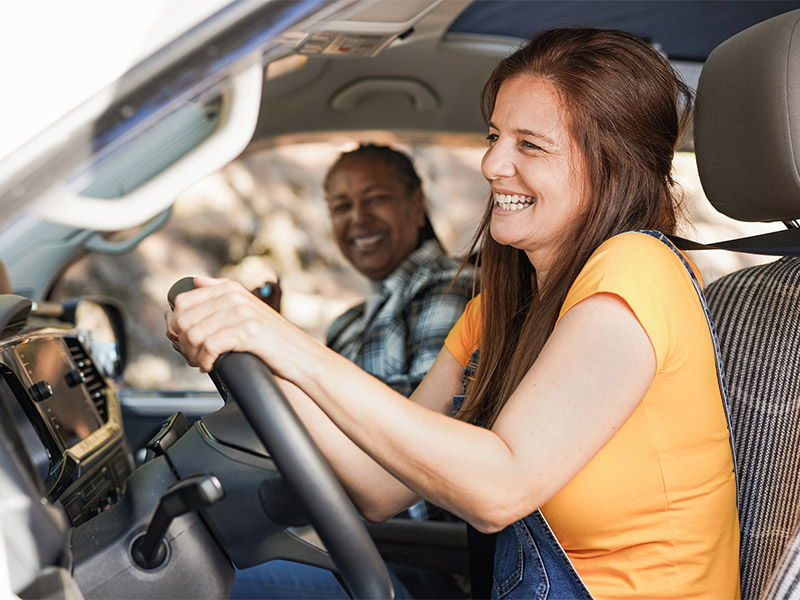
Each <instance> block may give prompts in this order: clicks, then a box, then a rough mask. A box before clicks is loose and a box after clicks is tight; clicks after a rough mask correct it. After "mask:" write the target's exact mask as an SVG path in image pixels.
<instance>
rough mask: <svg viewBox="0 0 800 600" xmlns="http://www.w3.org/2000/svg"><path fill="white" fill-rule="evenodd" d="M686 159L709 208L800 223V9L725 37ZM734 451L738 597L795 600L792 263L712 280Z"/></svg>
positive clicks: (799, 551)
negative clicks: (693, 161)
mask: <svg viewBox="0 0 800 600" xmlns="http://www.w3.org/2000/svg"><path fill="white" fill-rule="evenodd" d="M694 135H695V152H696V158H697V166H698V171H699V174H700V180H701V183H702V185H703V190H704V192H705V194H706V196H707V197H708V199H709V201H710V202H711V203H712V204H713V205H714V207H715V208H716V209H717V210H719V211H720V212H722V213H723V214H726V215H728V216H729V217H732V218H735V219H739V220H743V221H764V222H781V221H783V222H789V221H794V220H797V219H800V11H792V12H788V13H785V14H783V15H780V16H778V17H775V18H773V19H769V20H767V21H764V22H763V23H760V24H758V25H756V26H754V27H751V28H749V29H747V30H745V31H743V32H741V33H739V34H737V35H735V36H733V37H732V38H731V39H729V40H727V41H725V42H723V43H722V44H721V45H720V46H718V47H717V48H716V49H715V50H714V51H713V52H712V53H711V55H710V56H709V58H708V60H707V61H706V63H705V64H704V66H703V70H702V73H701V75H700V81H699V84H698V88H697V104H696V115H695V121H694ZM706 293H707V297H708V301H709V307H710V310H711V314H712V317H713V319H714V321H715V326H716V328H717V332H718V334H719V340H720V346H721V352H722V360H723V364H724V367H725V371H726V378H727V382H728V387H729V392H730V401H731V408H732V421H733V423H732V427H733V435H734V446H735V448H736V452H737V460H738V469H739V493H740V524H741V531H742V538H741V539H742V547H741V553H740V572H741V583H742V598H743V599H744V600H754V599H756V598H759V597H761V598H785V597H788V596H791V595H797V596H798V597H800V528H798V518H799V517H800V487H799V486H798V481H800V479H799V478H798V475H799V473H798V471H800V302H799V301H800V258H781V259H779V260H777V261H776V262H773V263H769V264H767V265H762V266H758V267H752V268H748V269H743V270H741V271H738V272H735V273H732V274H730V275H727V276H725V277H723V278H721V279H719V280H718V281H716V282H713V283H711V284H710V285H709V286H708V288H707V290H706Z"/></svg>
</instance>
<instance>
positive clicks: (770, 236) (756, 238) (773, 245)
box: [667, 227, 800, 256]
mask: <svg viewBox="0 0 800 600" xmlns="http://www.w3.org/2000/svg"><path fill="white" fill-rule="evenodd" d="M667 237H668V238H669V239H670V241H671V242H672V243H673V244H675V245H676V246H677V247H678V248H680V249H681V250H731V251H733V252H744V253H747V254H766V255H768V256H800V228H798V227H791V228H789V229H786V230H781V231H773V232H771V233H762V234H760V235H753V236H750V237H743V238H737V239H735V240H725V241H722V242H715V243H713V244H701V243H699V242H694V241H692V240H687V239H685V238H682V237H678V236H677V235H668V236H667Z"/></svg>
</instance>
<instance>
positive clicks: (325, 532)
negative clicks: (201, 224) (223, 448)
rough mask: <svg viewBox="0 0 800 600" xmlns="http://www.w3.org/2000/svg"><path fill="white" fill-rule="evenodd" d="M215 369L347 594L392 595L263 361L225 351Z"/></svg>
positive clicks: (341, 494)
mask: <svg viewBox="0 0 800 600" xmlns="http://www.w3.org/2000/svg"><path fill="white" fill-rule="evenodd" d="M186 280H189V282H188V285H187V281H186ZM192 287H194V282H193V280H192V278H189V277H187V278H184V279H181V280H180V281H178V282H177V283H175V284H174V285H173V286H172V288H170V291H169V294H168V299H169V301H170V305H172V304H173V301H174V298H175V296H177V295H178V294H179V293H181V292H183V291H186V290H187V289H191V288H192ZM176 288H179V289H177V290H176ZM214 371H215V372H216V373H217V374H218V375H219V377H220V379H222V381H223V382H224V384H225V386H226V387H227V389H228V391H229V392H230V394H231V397H232V398H234V399H235V400H236V402H237V404H238V405H239V408H240V409H241V411H242V414H244V416H245V418H246V419H247V420H248V422H249V423H250V426H251V427H252V428H253V430H254V431H255V433H256V435H257V436H258V437H259V439H260V440H261V443H262V444H264V447H265V448H266V449H267V452H269V454H270V456H271V457H272V459H273V460H274V461H275V464H276V465H277V467H278V469H279V470H280V472H281V475H282V476H283V477H284V478H285V479H286V481H287V482H288V484H289V485H290V486H291V487H292V488H293V489H294V491H295V492H296V493H297V495H298V496H299V498H300V500H301V501H302V502H303V504H304V505H305V507H306V509H307V511H308V515H309V519H310V521H311V524H312V525H313V526H314V529H316V531H317V533H318V534H319V537H320V538H321V539H322V541H323V543H324V544H325V547H326V549H327V550H328V553H329V554H330V556H331V558H332V559H333V561H334V563H335V564H336V566H337V567H338V569H339V574H340V575H341V577H342V579H343V580H344V582H345V585H346V586H347V588H348V591H349V592H350V594H351V595H352V596H353V597H354V598H384V599H385V598H389V599H391V598H394V588H393V586H392V582H391V578H390V577H389V572H388V571H387V569H386V565H385V563H384V562H383V559H382V558H381V556H380V554H379V553H378V550H377V548H376V547H375V544H374V543H373V541H372V538H370V536H369V533H368V531H367V528H366V526H365V524H364V521H363V520H362V518H361V517H360V516H359V514H358V512H357V511H356V509H355V507H354V506H353V504H352V503H351V501H350V499H349V498H348V496H347V494H346V493H345V491H344V489H343V488H342V485H341V483H339V480H338V479H337V477H336V475H335V474H334V473H333V470H332V469H331V467H330V465H329V464H328V462H327V461H326V460H325V458H324V457H323V456H322V453H321V452H320V451H319V449H318V448H317V446H316V444H315V443H314V441H313V440H312V439H311V436H310V435H309V434H308V432H307V431H306V429H305V427H304V426H303V424H302V423H301V422H300V419H299V418H298V417H297V415H296V414H295V412H294V410H293V409H292V408H291V406H290V405H289V402H288V401H287V400H286V398H285V397H284V395H283V393H282V392H281V391H280V389H279V388H278V386H277V385H276V383H275V380H274V378H273V376H272V373H271V371H270V370H269V368H268V367H267V365H266V364H264V362H263V361H262V360H261V359H259V358H258V357H256V356H255V355H253V354H249V353H239V352H229V353H227V354H224V355H222V356H220V357H219V358H218V359H217V361H216V363H215V364H214Z"/></svg>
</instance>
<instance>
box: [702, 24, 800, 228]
mask: <svg viewBox="0 0 800 600" xmlns="http://www.w3.org/2000/svg"><path fill="white" fill-rule="evenodd" d="M695 110H696V112H695V122H694V135H695V153H696V158H697V166H698V170H699V173H700V181H701V182H702V185H703V190H704V191H705V194H706V197H708V199H709V201H710V202H711V204H713V205H714V207H715V208H716V209H717V210H718V211H720V212H721V213H723V214H725V215H728V216H729V217H732V218H734V219H739V220H741V221H790V220H794V219H800V10H794V11H791V12H788V13H785V14H783V15H779V16H777V17H774V18H772V19H769V20H767V21H764V22H762V23H759V24H758V25H755V26H753V27H750V28H749V29H746V30H744V31H742V32H741V33H739V34H737V35H735V36H733V37H732V38H730V39H729V40H727V41H725V42H723V43H722V44H720V45H719V46H718V47H717V48H716V49H715V50H714V51H713V52H712V53H711V55H710V56H709V57H708V60H707V61H706V63H705V65H703V70H702V72H701V74H700V81H699V83H698V86H697V103H696V109H695Z"/></svg>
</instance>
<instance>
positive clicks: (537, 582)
mask: <svg viewBox="0 0 800 600" xmlns="http://www.w3.org/2000/svg"><path fill="white" fill-rule="evenodd" d="M638 233H643V234H646V235H650V236H652V237H654V238H656V239H658V240H660V241H662V242H664V243H665V244H666V245H667V246H668V247H669V248H670V249H671V250H672V251H673V252H674V253H675V254H676V255H677V256H678V257H679V258H680V259H681V262H682V263H683V265H684V266H685V267H686V269H687V270H688V272H689V275H690V276H691V278H692V283H693V284H694V287H695V290H696V291H697V293H698V295H699V297H700V301H701V303H702V305H703V312H704V313H705V316H706V321H707V322H708V326H709V329H710V331H711V339H712V342H713V345H714V355H715V358H716V364H717V379H718V381H719V386H720V393H721V395H722V401H723V405H724V409H725V415H726V419H727V421H728V433H729V440H730V443H731V453H732V454H733V452H734V450H733V434H732V431H731V420H730V405H729V402H728V390H727V387H726V385H725V377H724V374H723V371H722V360H721V357H720V352H719V343H718V342H717V334H716V331H715V330H714V324H713V323H712V321H711V316H710V314H709V311H708V306H707V305H706V301H705V297H704V296H703V293H702V290H701V288H700V284H699V282H698V281H697V278H696V277H695V275H694V273H693V272H692V269H691V268H690V266H689V263H688V262H687V261H686V259H685V258H684V257H683V255H681V253H680V252H679V251H678V250H677V249H676V248H675V246H674V245H673V244H672V243H671V242H670V241H669V240H668V239H667V237H666V236H665V235H663V234H662V233H659V232H657V231H639V232H638ZM477 364H478V350H476V351H475V352H474V353H473V355H472V356H471V357H470V360H469V363H468V365H467V367H466V368H465V369H464V391H466V384H467V381H468V380H469V379H471V378H472V376H473V375H474V374H475V369H476V368H477ZM463 402H464V395H463V394H461V395H458V396H454V397H453V414H456V413H457V412H458V411H459V410H460V409H461V406H462V404H463ZM733 466H734V471H736V470H737V469H736V456H735V455H733ZM737 505H738V481H737ZM469 533H470V535H469V539H470V552H471V553H472V552H474V551H475V549H476V548H477V549H478V552H479V553H481V554H482V556H478V557H473V558H472V559H471V561H470V562H471V565H475V562H476V561H479V560H481V559H482V560H490V559H491V552H492V549H491V547H492V539H491V538H494V539H493V542H494V544H493V546H494V560H493V565H494V569H493V573H491V591H489V585H488V583H489V582H488V577H486V578H485V579H487V581H483V580H482V579H483V578H481V577H477V578H475V577H473V598H483V597H487V596H489V594H491V597H492V598H506V599H509V600H511V599H514V598H520V599H524V600H538V599H541V600H544V599H551V600H552V599H561V598H564V599H569V600H580V599H587V598H592V595H591V594H590V593H589V590H588V589H587V588H586V586H585V585H584V583H583V581H581V578H580V576H579V575H578V573H577V571H575V568H574V567H573V566H572V563H571V562H570V560H569V558H568V557H567V554H566V552H565V551H564V549H563V548H562V547H561V544H559V542H558V540H557V539H556V537H555V535H554V534H553V531H552V530H551V529H550V526H549V525H548V523H547V521H546V520H545V518H544V516H543V515H542V513H541V511H539V510H537V511H535V512H533V513H531V514H530V515H528V516H527V517H525V518H523V519H521V520H519V521H517V522H516V523H512V524H511V525H509V526H508V527H506V528H505V529H503V530H502V531H500V532H499V533H496V534H494V535H493V536H485V535H483V534H480V533H477V532H476V531H475V530H474V529H472V528H470V532H469ZM474 572H475V569H474V568H473V574H474ZM484 572H486V570H485V569H484ZM488 574H489V573H488V572H486V575H487V576H488Z"/></svg>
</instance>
